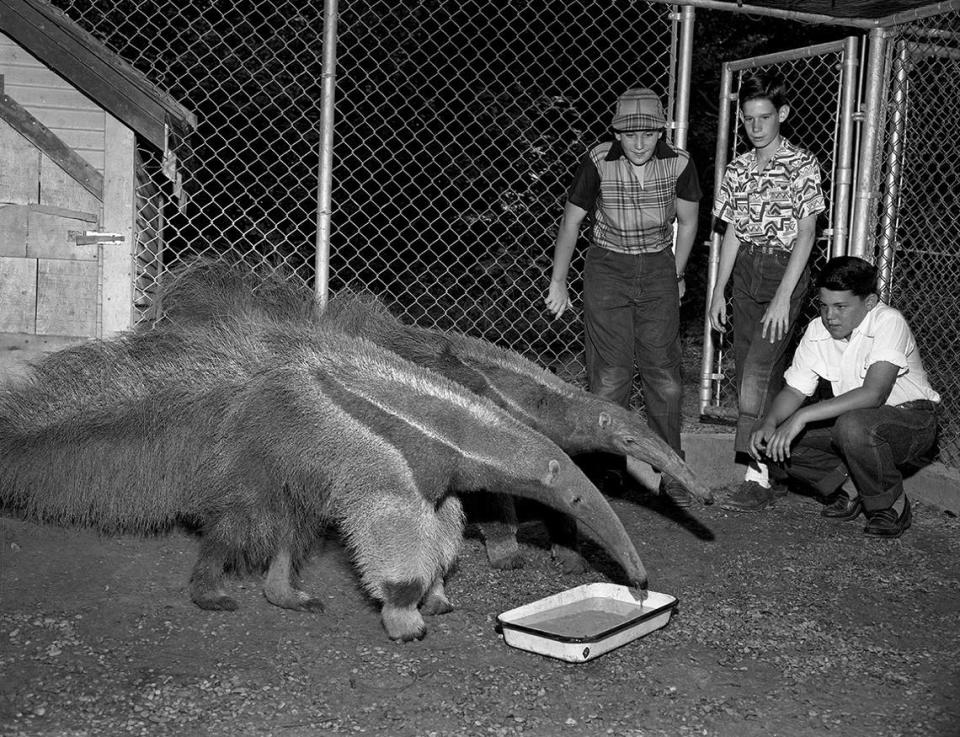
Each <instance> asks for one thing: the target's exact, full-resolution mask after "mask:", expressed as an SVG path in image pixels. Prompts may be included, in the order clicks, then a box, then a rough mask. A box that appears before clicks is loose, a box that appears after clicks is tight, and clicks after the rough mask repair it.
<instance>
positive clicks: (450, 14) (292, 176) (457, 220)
mask: <svg viewBox="0 0 960 737" xmlns="http://www.w3.org/2000/svg"><path fill="white" fill-rule="evenodd" d="M56 4H57V5H58V6H59V7H60V8H62V9H63V10H64V11H65V12H66V13H67V15H68V16H70V17H71V18H72V19H73V20H75V21H76V22H78V23H79V24H80V25H81V26H84V27H85V28H86V29H87V30H89V31H91V32H92V33H93V34H94V35H96V36H97V37H98V38H99V39H100V40H102V41H103V42H104V43H105V44H106V45H107V46H108V47H109V48H111V49H112V50H113V51H115V52H117V53H118V54H119V55H120V56H122V57H123V58H125V59H126V60H128V61H129V62H130V63H132V64H133V65H134V66H135V67H137V68H138V69H140V70H141V71H143V72H145V73H146V74H147V75H148V77H149V78H150V79H151V81H153V82H155V83H156V84H157V85H158V86H160V87H161V88H163V89H165V90H167V91H169V92H170V94H171V95H173V96H174V97H175V98H176V99H178V100H179V101H181V102H182V103H183V104H184V105H186V106H187V107H188V108H190V109H192V110H193V111H194V112H195V113H196V114H197V117H198V119H199V121H200V125H199V129H198V131H197V132H196V134H195V135H194V136H193V137H192V139H191V141H190V145H191V148H192V150H191V152H190V154H189V155H188V156H187V157H186V158H185V160H184V161H183V167H182V171H183V173H184V176H185V181H184V190H185V191H186V192H187V194H188V195H189V202H190V204H189V207H186V208H185V209H181V208H178V207H176V204H175V203H174V202H173V200H172V198H171V197H170V196H169V193H167V196H166V197H165V198H164V195H163V192H165V191H167V190H168V189H169V187H168V186H167V188H166V189H164V188H163V185H158V184H156V182H159V181H161V179H160V178H159V176H157V177H155V181H154V182H149V181H144V182H141V194H146V195H148V197H147V198H146V203H145V208H146V210H147V212H144V213H142V215H141V222H142V223H143V224H146V225H147V226H148V227H145V228H144V229H143V230H142V231H141V241H140V244H139V246H140V253H139V257H138V267H139V273H138V276H137V284H136V286H137V295H138V306H139V307H140V309H141V312H142V311H144V310H146V308H147V307H148V306H149V297H150V294H151V291H152V287H153V285H154V282H155V279H156V278H157V276H158V275H159V274H161V273H162V271H163V270H164V269H165V268H169V267H171V266H173V265H175V264H177V263H179V262H181V261H183V260H185V259H188V258H192V257H193V256H196V255H205V256H212V255H226V256H230V257H232V258H235V259H239V260H241V261H245V262H249V263H250V264H251V265H259V264H262V263H267V264H269V265H270V266H271V267H272V268H273V269H274V270H276V271H280V272H282V273H284V274H285V275H288V276H289V277H290V278H298V279H301V280H303V281H304V282H306V283H311V282H312V280H313V278H314V255H315V253H316V247H317V191H318V167H319V161H320V152H319V144H320V130H319V120H320V101H321V89H320V84H321V69H322V29H323V6H322V4H321V3H304V2H293V1H292V0H277V2H273V3H269V4H267V3H257V2H253V1H252V0H214V2H209V3H188V4H183V3H179V2H172V1H170V0H153V1H149V0H148V1H146V2H132V1H131V0H58V1H57V3H56ZM675 23H676V21H675V15H674V13H673V9H672V8H671V6H667V5H661V4H648V3H629V2H586V3H577V4H570V3H567V2H560V1H558V0H546V1H544V0H535V1H531V2H511V3H500V2H498V1H497V0H474V1H473V2H463V3H452V2H424V1H423V0H403V1H401V2H396V1H395V0H390V1H387V0H383V1H379V0H366V1H364V2H351V3H341V5H340V15H339V19H338V47H337V55H338V59H337V90H336V113H335V135H334V156H333V158H334V164H333V185H332V202H333V205H332V219H331V242H330V288H331V289H332V290H333V291H336V290H337V289H339V288H342V287H344V286H346V285H350V286H352V287H357V286H361V287H364V288H366V289H370V290H372V291H374V292H377V293H379V294H380V295H381V296H383V297H384V298H385V299H387V300H388V301H389V302H390V303H391V304H392V306H393V307H394V308H395V309H396V310H398V311H399V312H400V313H401V314H402V315H403V316H404V317H406V318H409V319H411V320H415V321H417V322H420V323H422V324H425V325H428V326H430V327H440V328H444V329H446V328H456V329H458V330H462V331H464V332H467V333H470V334H472V335H476V336H479V337H484V338H487V339H490V340H493V341H496V342H497V343H499V344H501V345H505V346H509V347H512V348H515V349H517V350H520V351H521V352H523V353H525V354H526V355H528V356H529V357H531V358H533V359H535V360H537V361H539V362H541V363H543V364H544V365H547V366H552V367H554V368H557V369H563V368H564V367H568V366H572V367H574V368H573V369H572V370H574V371H576V370H577V367H578V366H579V364H580V361H579V360H574V355H577V356H579V353H580V350H581V346H582V336H581V327H580V324H579V316H577V315H571V316H569V317H566V316H565V318H564V319H563V320H562V321H556V322H550V321H548V320H547V318H546V317H545V310H544V309H543V306H542V299H543V295H544V292H545V290H546V286H547V280H548V278H549V276H548V272H549V264H550V258H551V254H552V246H553V240H554V238H555V234H556V227H557V224H558V221H559V218H560V215H561V213H562V207H563V200H564V197H565V192H566V188H567V186H568V182H569V180H570V178H571V177H572V174H573V171H574V169H575V166H576V164H577V162H578V160H579V158H580V156H581V154H582V153H583V152H584V151H585V150H586V148H587V147H588V146H589V145H591V144H592V143H594V142H595V141H596V140H597V139H599V138H600V137H601V136H603V135H605V134H606V131H607V129H608V126H609V118H610V115H611V112H612V108H613V104H614V102H615V100H616V97H617V96H618V95H619V94H620V93H621V92H622V91H623V90H625V89H627V88H628V87H630V86H634V85H643V86H648V87H651V88H653V89H654V90H656V91H657V93H658V94H660V95H661V97H662V99H663V100H664V101H665V102H666V101H668V100H672V94H673V90H672V81H673V77H672V70H673V67H674V59H673V53H674V45H673V43H672V42H673V37H674V30H675V29H674V26H675ZM140 154H141V160H142V162H143V168H144V170H145V171H147V172H159V163H160V162H159V161H156V160H155V156H154V155H153V154H151V153H150V152H149V151H146V150H141V152H140ZM161 200H163V201H161ZM580 263H581V260H580V258H577V259H575V261H574V264H573V265H572V269H571V287H572V289H571V291H572V293H573V294H574V295H575V296H578V295H579V282H578V278H579V272H580ZM568 378H569V377H568Z"/></svg>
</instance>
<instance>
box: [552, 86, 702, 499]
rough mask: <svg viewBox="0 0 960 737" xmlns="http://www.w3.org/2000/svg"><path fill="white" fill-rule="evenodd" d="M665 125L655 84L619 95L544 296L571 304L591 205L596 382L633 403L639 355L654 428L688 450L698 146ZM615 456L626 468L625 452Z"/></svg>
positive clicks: (679, 493)
mask: <svg viewBox="0 0 960 737" xmlns="http://www.w3.org/2000/svg"><path fill="white" fill-rule="evenodd" d="M666 125H667V119H666V115H665V114H664V111H663V106H662V105H661V103H660V100H659V98H658V97H657V95H656V94H655V93H654V92H653V91H652V90H649V89H643V88H635V89H630V90H627V92H625V93H624V94H623V95H622V96H621V97H620V98H619V100H618V101H617V108H616V112H615V113H614V116H613V120H612V122H611V127H612V128H613V133H614V136H613V140H612V141H607V142H604V143H600V144H598V145H596V146H594V147H593V148H592V149H590V150H589V151H588V152H587V154H586V155H585V156H584V158H583V160H582V161H581V163H580V168H579V170H578V171H577V174H576V176H575V177H574V181H573V184H572V185H571V187H570V189H569V191H568V193H567V203H566V206H565V208H564V213H563V219H562V220H561V222H560V229H559V232H558V233H557V240H556V244H555V247H554V257H553V273H552V276H551V279H550V287H549V291H548V293H547V296H546V299H545V300H544V301H545V303H546V306H547V309H548V310H550V312H552V313H553V314H554V316H556V317H560V316H561V315H562V314H563V313H564V311H565V310H566V309H567V307H569V306H570V295H569V292H568V290H567V272H568V270H569V267H570V260H571V258H572V256H573V251H574V248H575V247H576V244H577V237H578V234H579V231H580V226H581V224H582V223H583V221H584V220H585V219H586V217H587V216H588V215H589V214H592V215H593V219H592V229H591V235H590V237H591V245H590V247H589V249H588V251H587V254H586V262H585V265H584V272H583V320H584V344H585V349H586V365H587V379H588V382H589V390H590V391H591V392H593V393H594V394H597V395H599V396H601V397H604V398H605V399H609V400H610V401H613V402H616V403H617V404H620V405H621V406H623V407H627V406H628V404H629V401H630V393H631V388H632V384H633V375H634V365H636V367H637V369H638V371H639V374H640V380H641V385H642V388H643V397H644V405H645V408H646V413H647V422H648V424H649V425H650V428H651V429H652V430H653V431H654V432H655V433H656V434H657V435H659V436H660V437H661V438H663V439H664V440H665V441H666V442H667V443H668V444H669V445H670V447H672V448H673V449H674V450H675V451H677V453H679V454H681V456H682V449H681V444H680V423H681V411H680V400H681V391H682V386H681V377H680V298H681V296H682V293H683V289H684V285H683V271H684V267H685V266H686V263H687V259H688V257H689V255H690V250H691V248H692V246H693V241H694V238H695V237H696V232H697V213H698V209H699V200H700V198H701V192H700V184H699V181H698V179H697V171H696V168H695V166H694V164H693V161H692V160H691V158H690V155H689V154H688V153H687V152H686V151H683V150H680V149H677V148H674V147H672V146H671V145H670V144H668V143H667V142H666V141H665V140H664V130H665V128H666ZM674 221H676V223H677V234H676V253H674V250H673V246H674V233H673V223H674ZM612 462H614V463H616V464H618V465H620V466H621V468H622V464H623V459H622V458H619V459H616V460H614V461H612ZM661 488H662V490H663V491H665V492H666V493H667V494H668V495H669V496H670V497H671V498H672V499H673V500H674V501H675V502H676V503H678V504H680V505H681V506H689V505H690V504H691V503H692V497H691V496H690V495H689V492H687V491H686V489H684V488H683V487H682V486H681V485H680V484H679V483H677V482H675V481H673V479H670V478H667V477H664V479H663V481H662V482H661Z"/></svg>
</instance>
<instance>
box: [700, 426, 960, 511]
mask: <svg viewBox="0 0 960 737" xmlns="http://www.w3.org/2000/svg"><path fill="white" fill-rule="evenodd" d="M683 450H684V453H685V454H686V458H687V463H688V464H690V466H691V468H693V470H694V471H695V472H696V473H697V475H698V476H700V478H701V479H702V480H703V481H704V482H705V483H706V484H707V485H708V486H711V487H713V488H717V487H720V486H724V485H726V484H735V483H738V482H739V481H741V480H742V479H743V474H744V471H745V470H746V469H745V467H744V466H743V465H742V464H738V463H735V462H734V453H733V433H732V432H709V433H701V432H690V433H683ZM903 486H904V489H905V490H906V492H907V496H909V497H910V498H911V499H915V500H917V501H922V502H925V503H927V504H931V505H933V506H936V507H939V508H940V509H943V510H946V511H949V512H952V513H954V514H960V471H958V470H957V469H954V468H950V467H949V466H945V465H943V464H942V463H931V464H930V465H929V466H924V467H923V468H921V469H920V470H919V471H917V472H916V473H914V474H912V475H910V476H908V477H907V478H905V479H904V483H903Z"/></svg>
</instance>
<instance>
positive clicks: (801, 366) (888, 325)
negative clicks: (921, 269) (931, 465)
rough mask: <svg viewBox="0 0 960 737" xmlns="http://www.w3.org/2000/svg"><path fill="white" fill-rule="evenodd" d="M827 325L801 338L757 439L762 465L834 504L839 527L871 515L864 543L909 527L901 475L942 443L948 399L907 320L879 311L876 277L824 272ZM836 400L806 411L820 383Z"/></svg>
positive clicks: (838, 263) (816, 324) (866, 270)
mask: <svg viewBox="0 0 960 737" xmlns="http://www.w3.org/2000/svg"><path fill="white" fill-rule="evenodd" d="M817 286H818V287H819V290H820V318H819V319H816V320H814V321H812V322H811V323H810V324H809V325H808V326H807V329H806V331H805V332H804V334H803V338H802V339H801V341H800V345H799V346H798V347H797V350H796V353H795V354H794V358H793V362H792V364H791V365H790V367H789V368H788V369H787V371H786V373H785V374H784V381H785V384H786V385H785V386H784V388H783V389H782V390H781V391H780V392H779V394H777V396H776V397H775V399H774V401H773V403H772V405H771V407H770V411H769V412H768V413H767V415H766V416H765V417H764V418H763V421H762V423H761V424H760V425H759V426H758V428H757V429H756V430H755V431H754V432H753V433H751V435H750V453H751V455H753V456H754V458H756V459H758V460H759V459H763V460H770V461H773V462H774V463H777V464H779V465H780V466H781V467H782V468H783V470H784V471H785V472H786V473H787V474H788V475H789V476H790V477H791V478H792V479H797V480H799V481H802V482H805V483H806V484H809V485H811V486H813V487H814V489H816V490H817V491H818V492H819V493H820V494H822V495H823V496H824V497H825V498H826V499H827V501H829V502H830V503H828V504H827V506H825V507H824V509H823V511H822V512H821V514H823V516H825V517H828V518H831V519H835V520H852V519H856V518H857V517H858V516H859V515H860V514H861V512H862V513H863V514H865V515H866V518H867V524H866V527H864V530H863V531H864V533H866V534H867V535H874V536H878V537H899V536H900V535H902V534H903V532H904V530H906V529H907V528H908V527H909V526H910V518H911V513H910V502H909V501H908V500H907V498H906V496H905V495H904V492H903V477H902V475H901V471H900V467H902V466H903V465H904V464H906V463H908V462H910V461H914V460H916V459H918V458H920V457H922V456H923V455H924V454H926V453H927V452H929V451H930V449H931V448H932V447H933V445H934V443H935V442H936V432H937V420H936V410H937V406H938V403H939V401H940V396H939V395H938V394H937V392H935V391H934V390H933V388H932V387H931V386H930V383H929V382H928V381H927V375H926V373H925V372H924V369H923V364H922V363H921V360H920V353H919V350H918V348H917V344H916V341H915V340H914V337H913V333H912V332H911V330H910V327H909V325H907V322H906V320H905V319H904V317H903V315H901V314H900V312H898V311H897V310H895V309H894V308H892V307H889V306H888V305H886V304H884V303H883V302H881V301H880V298H879V296H878V295H877V270H876V269H875V268H874V267H873V266H872V265H871V264H869V263H868V262H866V261H864V260H863V259H860V258H856V257H853V256H840V257H838V258H834V259H832V260H831V261H830V262H829V263H828V264H827V265H826V266H825V267H824V269H823V271H822V272H821V274H820V276H819V279H818V282H817ZM821 379H822V380H824V381H827V382H829V383H830V386H831V388H832V390H833V396H832V397H830V398H827V399H823V400H821V401H816V402H812V403H808V402H807V399H808V397H811V396H812V395H813V394H814V392H815V391H816V389H817V386H818V383H819V381H820V380H821Z"/></svg>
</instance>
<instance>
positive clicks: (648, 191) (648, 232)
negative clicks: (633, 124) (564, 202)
mask: <svg viewBox="0 0 960 737" xmlns="http://www.w3.org/2000/svg"><path fill="white" fill-rule="evenodd" d="M639 168H640V169H641V170H642V171H641V172H640V173H639V174H638V172H637V171H635V169H636V167H634V166H633V164H631V163H630V161H629V160H628V159H627V157H626V156H625V155H624V154H623V149H622V148H621V146H620V144H619V143H618V142H616V141H612V142H607V143H601V144H599V145H598V146H594V147H593V148H592V149H591V150H590V151H589V152H588V153H587V155H586V156H585V157H584V159H583V161H582V162H581V164H580V169H579V171H578V172H577V175H576V177H574V181H573V185H572V186H571V187H570V191H569V192H568V194H567V199H568V200H569V201H570V202H571V203H573V204H574V205H576V206H577V207H580V208H582V209H584V210H586V211H587V212H593V230H592V241H593V244H594V245H597V246H601V247H603V248H609V249H610V250H611V251H617V252H618V253H631V254H637V253H657V252H659V251H662V250H664V249H665V248H670V247H671V246H672V245H673V221H674V220H675V219H676V217H677V199H678V198H679V199H682V200H689V201H691V202H698V201H699V200H700V198H701V196H702V195H701V192H700V183H699V181H698V179H697V170H696V167H694V165H693V161H692V160H691V158H690V154H688V153H687V152H686V151H683V150H681V149H675V148H673V147H672V146H670V145H669V144H667V143H666V142H665V141H663V140H662V139H661V140H660V141H658V142H657V147H656V149H655V150H654V153H653V157H652V158H651V159H650V160H649V161H648V162H647V163H646V164H644V165H643V166H642V167H639ZM641 175H642V176H641Z"/></svg>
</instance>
